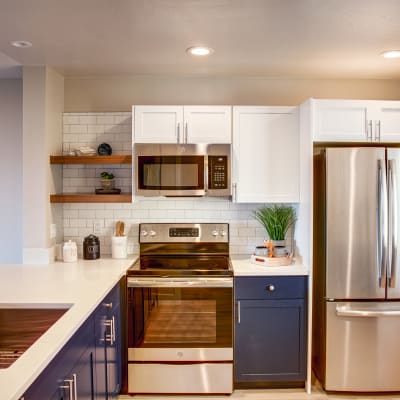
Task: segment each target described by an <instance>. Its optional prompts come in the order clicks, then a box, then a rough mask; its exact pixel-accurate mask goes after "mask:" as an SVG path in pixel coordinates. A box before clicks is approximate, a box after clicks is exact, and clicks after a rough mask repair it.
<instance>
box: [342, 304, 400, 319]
mask: <svg viewBox="0 0 400 400" xmlns="http://www.w3.org/2000/svg"><path fill="white" fill-rule="evenodd" d="M336 315H337V316H338V317H398V316H400V310H352V309H349V308H347V307H341V306H338V307H336Z"/></svg>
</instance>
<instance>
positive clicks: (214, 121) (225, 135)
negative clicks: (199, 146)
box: [183, 106, 232, 143]
mask: <svg viewBox="0 0 400 400" xmlns="http://www.w3.org/2000/svg"><path fill="white" fill-rule="evenodd" d="M231 109H232V107H231V106H185V107H183V116H184V119H185V121H184V122H185V128H184V132H185V143H232V115H231Z"/></svg>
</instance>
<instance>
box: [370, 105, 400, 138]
mask: <svg viewBox="0 0 400 400" xmlns="http://www.w3.org/2000/svg"><path fill="white" fill-rule="evenodd" d="M376 109H377V112H376V119H374V121H373V123H374V125H375V129H376V130H378V132H377V135H379V133H380V135H379V136H380V141H381V142H398V141H399V140H400V101H377V102H376ZM378 123H379V126H378V125H377V124H378Z"/></svg>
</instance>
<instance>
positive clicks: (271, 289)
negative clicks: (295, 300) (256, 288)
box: [265, 284, 275, 292]
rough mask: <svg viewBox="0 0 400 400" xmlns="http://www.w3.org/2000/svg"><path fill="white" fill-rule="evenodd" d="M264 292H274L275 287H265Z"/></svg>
mask: <svg viewBox="0 0 400 400" xmlns="http://www.w3.org/2000/svg"><path fill="white" fill-rule="evenodd" d="M265 290H268V292H274V291H275V286H274V285H272V284H270V285H267V286H265Z"/></svg>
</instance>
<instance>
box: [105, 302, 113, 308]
mask: <svg viewBox="0 0 400 400" xmlns="http://www.w3.org/2000/svg"><path fill="white" fill-rule="evenodd" d="M103 307H105V308H112V307H113V303H112V302H111V303H103Z"/></svg>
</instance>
